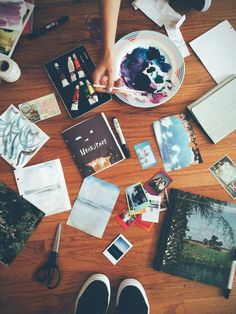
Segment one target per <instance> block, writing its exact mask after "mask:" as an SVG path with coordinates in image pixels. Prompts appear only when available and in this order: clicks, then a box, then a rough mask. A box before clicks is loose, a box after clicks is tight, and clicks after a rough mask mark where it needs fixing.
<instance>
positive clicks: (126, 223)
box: [115, 208, 138, 230]
mask: <svg viewBox="0 0 236 314" xmlns="http://www.w3.org/2000/svg"><path fill="white" fill-rule="evenodd" d="M137 217H138V215H133V216H132V215H130V213H129V210H128V208H125V209H123V210H122V211H121V213H120V214H119V215H117V216H116V217H115V220H116V221H117V222H118V224H119V225H120V226H121V227H122V228H123V229H124V230H127V229H128V228H129V227H131V226H132V225H133V223H134V221H135V219H136V218H137Z"/></svg>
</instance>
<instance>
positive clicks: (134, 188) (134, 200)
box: [125, 182, 150, 215]
mask: <svg viewBox="0 0 236 314" xmlns="http://www.w3.org/2000/svg"><path fill="white" fill-rule="evenodd" d="M125 193H126V197H127V204H128V207H129V212H130V214H131V215H136V214H140V213H143V212H144V211H145V208H146V207H147V206H148V205H149V204H150V203H149V200H148V199H147V196H146V194H145V191H144V189H143V186H142V184H141V183H140V182H138V183H135V184H133V185H130V186H128V187H127V188H126V190H125Z"/></svg>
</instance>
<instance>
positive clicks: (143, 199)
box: [115, 170, 172, 231]
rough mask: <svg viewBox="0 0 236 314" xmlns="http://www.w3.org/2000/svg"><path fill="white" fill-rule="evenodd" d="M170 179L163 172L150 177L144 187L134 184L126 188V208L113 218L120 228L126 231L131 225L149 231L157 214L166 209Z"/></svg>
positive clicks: (156, 218) (155, 220) (156, 221)
mask: <svg viewBox="0 0 236 314" xmlns="http://www.w3.org/2000/svg"><path fill="white" fill-rule="evenodd" d="M171 182H172V179H171V178H170V177H169V176H168V175H167V173H166V172H165V171H164V170H161V171H159V172H158V173H156V174H155V175H154V176H153V177H151V178H150V179H149V180H148V181H147V182H146V183H145V184H144V185H142V183H141V182H138V183H135V184H133V185H131V186H128V187H127V188H126V191H125V193H126V200H127V208H124V209H123V210H122V211H121V213H120V214H119V215H117V216H116V217H115V219H116V221H117V222H118V223H119V224H120V225H121V227H122V228H123V229H125V230H127V229H128V228H129V227H130V226H131V225H133V224H136V225H138V226H139V227H141V228H143V229H145V230H147V231H149V230H151V228H152V226H153V224H154V223H158V221H159V214H160V212H161V211H164V210H166V209H167V203H168V194H167V190H166V187H167V186H168V185H169V184H170V183H171Z"/></svg>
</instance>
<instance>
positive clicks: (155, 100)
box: [115, 31, 184, 108]
mask: <svg viewBox="0 0 236 314" xmlns="http://www.w3.org/2000/svg"><path fill="white" fill-rule="evenodd" d="M115 51H116V58H117V60H116V74H115V85H116V86H119V88H121V89H122V88H124V89H125V88H126V89H127V87H128V88H129V89H130V90H132V93H125V92H124V93H122V92H120V93H117V94H116V95H117V96H118V97H119V98H120V99H121V100H123V101H125V102H126V103H128V104H130V105H133V106H137V107H144V108H145V107H154V106H157V105H160V104H162V103H164V102H166V101H167V100H169V99H170V98H171V97H173V95H174V94H175V93H176V92H177V90H178V89H179V87H180V85H181V84H182V81H183V77H184V62H183V58H182V56H181V54H180V52H179V51H178V49H177V47H176V46H175V45H174V44H173V43H172V42H171V41H170V40H169V38H168V37H167V36H164V35H162V34H160V33H157V32H153V31H139V32H133V33H130V34H127V35H125V36H124V37H122V38H121V39H120V40H119V41H118V42H117V43H116V45H115ZM135 91H137V92H135Z"/></svg>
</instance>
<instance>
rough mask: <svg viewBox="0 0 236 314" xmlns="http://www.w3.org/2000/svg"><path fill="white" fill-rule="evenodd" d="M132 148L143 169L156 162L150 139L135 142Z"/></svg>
mask: <svg viewBox="0 0 236 314" xmlns="http://www.w3.org/2000/svg"><path fill="white" fill-rule="evenodd" d="M134 149H135V151H136V154H137V156H138V159H139V162H140V164H141V166H142V168H143V169H147V168H149V167H152V166H154V165H156V164H157V161H156V158H155V156H154V153H153V150H152V147H151V144H150V141H144V142H142V143H139V144H136V145H135V146H134Z"/></svg>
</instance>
